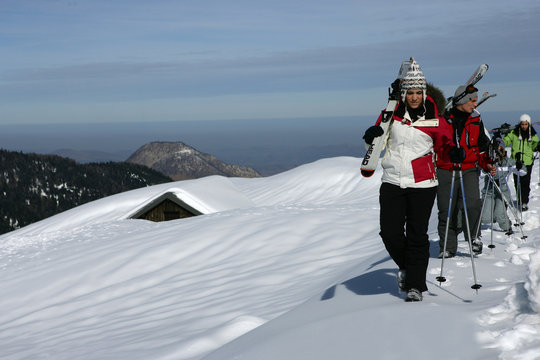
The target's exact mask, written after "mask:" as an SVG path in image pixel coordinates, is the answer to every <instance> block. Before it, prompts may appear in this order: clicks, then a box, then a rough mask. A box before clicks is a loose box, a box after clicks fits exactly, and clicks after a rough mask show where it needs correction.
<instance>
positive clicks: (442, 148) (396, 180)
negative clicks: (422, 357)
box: [364, 58, 462, 301]
mask: <svg viewBox="0 0 540 360" xmlns="http://www.w3.org/2000/svg"><path fill="white" fill-rule="evenodd" d="M400 80H401V101H399V103H398V105H397V107H396V108H395V110H394V113H393V116H392V118H393V122H392V125H391V126H390V129H389V131H388V138H387V140H386V152H385V154H384V156H383V158H382V161H381V166H382V168H383V175H382V184H381V187H380V194H379V202H380V207H381V212H380V229H381V231H380V235H381V238H382V240H383V243H384V245H385V247H386V250H387V251H388V253H389V254H390V256H391V257H392V259H393V260H394V262H395V263H396V264H397V266H398V267H399V271H398V285H399V288H400V290H403V291H406V292H407V296H406V298H405V301H421V300H422V292H424V291H427V285H426V271H427V267H428V263H429V238H428V235H427V230H428V224H429V217H430V215H431V210H432V208H433V204H434V201H435V196H436V193H437V175H436V171H435V156H440V157H443V158H445V159H448V160H450V159H452V158H453V160H456V161H457V160H459V158H460V157H461V156H462V153H461V152H460V151H459V150H458V149H457V148H455V146H454V142H453V140H452V132H451V129H450V126H449V124H448V123H447V121H446V120H445V119H444V117H441V116H439V113H438V109H437V106H436V105H435V102H434V101H433V99H432V98H431V97H429V96H427V95H426V88H427V86H426V85H427V84H426V79H425V77H424V74H423V73H422V70H421V69H420V66H419V65H418V64H417V63H416V61H415V60H414V59H413V58H411V60H410V67H409V69H408V71H407V72H406V73H405V74H404V76H400ZM380 122H381V117H379V119H378V120H377V122H376V124H375V126H372V127H370V128H369V129H368V130H366V133H365V135H364V140H365V141H366V143H368V144H371V143H372V142H373V139H374V138H375V137H378V136H381V135H383V131H382V129H381V127H380V126H379V124H380ZM451 156H452V157H451Z"/></svg>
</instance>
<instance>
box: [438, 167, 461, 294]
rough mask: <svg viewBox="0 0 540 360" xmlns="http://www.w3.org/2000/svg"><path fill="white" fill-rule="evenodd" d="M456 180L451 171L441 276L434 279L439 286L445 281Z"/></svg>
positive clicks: (454, 173) (453, 171) (454, 171)
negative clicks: (447, 243)
mask: <svg viewBox="0 0 540 360" xmlns="http://www.w3.org/2000/svg"><path fill="white" fill-rule="evenodd" d="M455 178H456V170H455V169H453V170H452V182H451V185H450V200H449V201H448V214H447V215H446V228H445V230H444V245H443V256H442V260H441V274H440V275H439V276H437V277H436V279H437V281H438V282H439V285H440V284H441V283H442V282H445V281H446V278H445V277H444V276H443V268H444V259H445V257H446V242H447V240H448V227H449V225H450V212H451V210H452V198H453V194H454V179H455Z"/></svg>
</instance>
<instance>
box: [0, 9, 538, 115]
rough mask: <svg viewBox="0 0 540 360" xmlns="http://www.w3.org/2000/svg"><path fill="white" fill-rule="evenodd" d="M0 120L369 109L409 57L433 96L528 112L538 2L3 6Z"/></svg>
mask: <svg viewBox="0 0 540 360" xmlns="http://www.w3.org/2000/svg"><path fill="white" fill-rule="evenodd" d="M0 12H1V13H2V25H1V28H0V38H1V39H2V41H1V42H0V50H1V51H2V54H3V61H2V63H3V66H2V68H1V70H0V111H1V112H2V114H3V116H2V118H1V120H0V125H1V124H9V123H40V122H42V123H45V122H89V121H90V122H91V121H100V122H123V121H148V120H152V119H156V120H163V121H181V120H208V119H216V120H219V119H233V118H243V119H259V118H272V117H284V118H286V117H304V116H307V117H309V116H332V115H336V116H353V115H369V114H373V115H374V116H376V114H377V113H378V112H379V111H380V109H381V108H382V107H383V106H384V104H385V101H386V87H387V86H388V84H390V83H391V82H392V81H393V79H394V78H395V76H396V74H397V70H398V68H399V65H400V63H401V61H403V60H406V59H407V58H408V57H410V56H414V57H415V58H416V59H417V61H418V62H419V63H420V65H421V67H422V69H423V70H424V73H425V74H426V77H427V78H428V81H430V82H432V83H434V84H436V85H437V86H439V87H441V88H442V89H443V91H445V94H447V95H450V93H451V92H453V90H454V89H455V87H457V86H458V85H460V84H461V83H462V82H464V81H465V80H466V79H467V78H468V77H469V75H470V74H471V73H472V71H473V70H474V69H475V68H476V67H477V66H478V65H479V64H480V63H488V64H489V65H490V70H489V72H488V74H487V75H486V77H485V79H484V80H483V81H482V83H480V84H479V85H481V86H480V89H481V91H485V90H487V91H490V92H496V93H498V95H499V96H498V97H497V98H496V101H495V100H493V101H491V102H490V103H486V105H485V109H486V110H489V111H508V110H515V111H522V110H539V109H540V105H538V102H537V101H536V99H537V98H538V96H539V95H540V90H538V89H540V76H539V74H540V72H539V71H538V68H539V65H540V56H539V55H540V54H539V51H540V50H539V48H538V34H540V24H539V23H538V21H537V18H538V16H539V15H540V4H539V3H538V2H537V1H520V3H519V6H509V5H508V2H505V1H499V0H497V1H474V2H468V1H453V2H451V3H450V2H431V3H429V4H425V3H424V2H421V1H419V0H418V1H407V2H403V1H385V2H384V3H372V2H358V1H337V2H336V1H322V0H318V1H317V0H315V1H272V2H270V3H269V2H267V1H265V2H262V1H233V2H223V1H196V2H194V1H166V0H158V1H152V2H148V1H115V2H110V1H76V0H57V1H47V2H43V1H37V0H36V1H27V0H20V1H11V0H8V1H4V2H3V3H2V5H0Z"/></svg>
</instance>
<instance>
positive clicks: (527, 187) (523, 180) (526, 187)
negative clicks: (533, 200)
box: [514, 164, 533, 204]
mask: <svg viewBox="0 0 540 360" xmlns="http://www.w3.org/2000/svg"><path fill="white" fill-rule="evenodd" d="M525 167H526V170H527V174H525V175H523V176H517V175H516V174H514V186H515V187H516V194H517V201H518V204H528V203H529V193H530V192H531V172H532V167H533V166H532V164H531V165H526V166H525ZM518 181H519V186H518ZM518 187H519V190H520V192H521V193H519V192H518ZM520 201H521V203H520Z"/></svg>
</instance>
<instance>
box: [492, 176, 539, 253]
mask: <svg viewBox="0 0 540 360" xmlns="http://www.w3.org/2000/svg"><path fill="white" fill-rule="evenodd" d="M506 186H508V184H507V185H506ZM495 187H496V189H497V191H498V192H499V193H500V194H501V197H502V199H503V201H504V202H505V203H506V205H507V206H508V207H509V208H510V212H511V213H512V215H513V216H514V218H515V219H516V221H518V223H517V224H516V225H517V226H519V230H520V232H521V239H522V240H525V239H526V238H527V236H526V235H525V234H524V233H523V226H522V224H521V223H519V219H518V213H517V209H515V208H514V207H512V206H511V204H510V202H509V200H507V199H506V196H505V195H504V193H503V192H502V190H501V188H500V187H499V186H498V185H497V184H495ZM535 246H536V244H535Z"/></svg>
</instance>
